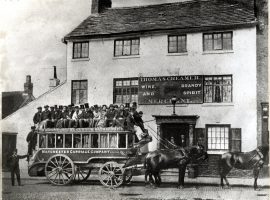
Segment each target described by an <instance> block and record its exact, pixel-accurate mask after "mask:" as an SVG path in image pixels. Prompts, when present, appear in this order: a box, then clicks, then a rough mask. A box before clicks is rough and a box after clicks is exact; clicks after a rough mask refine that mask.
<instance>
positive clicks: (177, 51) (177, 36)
mask: <svg viewBox="0 0 270 200" xmlns="http://www.w3.org/2000/svg"><path fill="white" fill-rule="evenodd" d="M183 36H185V51H179V48H178V42H179V40H178V38H179V37H183ZM170 37H176V48H177V50H176V52H170ZM168 53H169V54H171V53H172V54H173V53H187V34H180V35H168Z"/></svg>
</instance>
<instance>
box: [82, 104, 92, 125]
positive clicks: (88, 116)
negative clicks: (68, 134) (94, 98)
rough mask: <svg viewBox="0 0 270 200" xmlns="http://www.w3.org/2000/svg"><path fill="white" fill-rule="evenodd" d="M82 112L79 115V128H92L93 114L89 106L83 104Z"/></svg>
mask: <svg viewBox="0 0 270 200" xmlns="http://www.w3.org/2000/svg"><path fill="white" fill-rule="evenodd" d="M84 108H85V109H84V112H83V113H82V114H81V121H80V127H81V128H84V127H92V124H93V117H94V114H93V112H92V110H91V109H90V108H89V104H88V103H85V104H84Z"/></svg>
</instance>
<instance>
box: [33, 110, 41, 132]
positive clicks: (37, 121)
mask: <svg viewBox="0 0 270 200" xmlns="http://www.w3.org/2000/svg"><path fill="white" fill-rule="evenodd" d="M37 110H38V111H37V112H36V113H35V115H34V117H33V122H34V124H35V126H36V128H39V126H40V123H41V121H42V107H40V106H39V107H37Z"/></svg>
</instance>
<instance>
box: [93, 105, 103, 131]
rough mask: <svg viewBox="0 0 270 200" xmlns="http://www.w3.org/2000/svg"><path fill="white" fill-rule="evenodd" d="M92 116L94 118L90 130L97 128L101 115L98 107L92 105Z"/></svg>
mask: <svg viewBox="0 0 270 200" xmlns="http://www.w3.org/2000/svg"><path fill="white" fill-rule="evenodd" d="M93 115H94V118H93V124H92V128H94V127H97V125H98V122H99V120H100V115H101V113H100V111H99V108H98V105H94V110H93Z"/></svg>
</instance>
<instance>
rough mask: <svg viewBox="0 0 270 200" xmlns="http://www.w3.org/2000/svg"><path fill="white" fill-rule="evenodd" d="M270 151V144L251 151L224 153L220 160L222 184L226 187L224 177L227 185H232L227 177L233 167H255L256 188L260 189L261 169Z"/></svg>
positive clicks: (219, 167)
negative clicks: (259, 177) (258, 183)
mask: <svg viewBox="0 0 270 200" xmlns="http://www.w3.org/2000/svg"><path fill="white" fill-rule="evenodd" d="M268 151H269V145H267V146H259V147H257V148H256V149H255V150H253V151H250V152H243V153H237V152H227V153H224V154H223V155H222V156H221V158H220V160H219V162H218V169H219V175H220V185H221V187H224V184H223V179H224V180H225V182H226V185H227V187H228V188H229V187H230V184H229V182H228V180H227V178H226V176H227V175H228V173H229V172H230V171H231V169H232V168H237V169H253V175H254V185H253V187H254V190H257V189H258V185H257V179H258V176H259V172H260V169H261V168H262V167H263V164H264V162H265V159H266V157H267V154H268Z"/></svg>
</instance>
